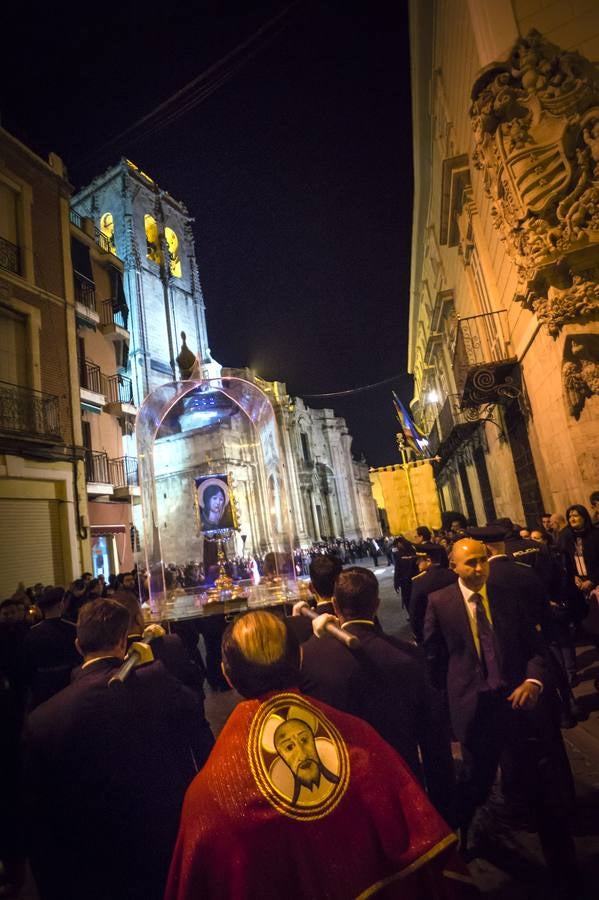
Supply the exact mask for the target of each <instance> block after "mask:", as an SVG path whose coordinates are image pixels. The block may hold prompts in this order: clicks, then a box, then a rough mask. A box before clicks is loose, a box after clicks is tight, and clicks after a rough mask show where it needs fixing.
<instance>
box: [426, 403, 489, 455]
mask: <svg viewBox="0 0 599 900" xmlns="http://www.w3.org/2000/svg"><path fill="white" fill-rule="evenodd" d="M459 402H460V400H459V397H456V396H455V395H451V396H449V397H447V398H446V399H445V402H444V403H443V406H442V407H441V409H440V410H439V415H438V416H437V418H436V419H435V423H434V425H433V427H432V429H431V431H430V433H429V436H428V443H429V450H430V452H431V453H432V454H433V455H435V456H437V455H438V456H441V457H447V456H450V455H451V453H452V452H453V451H454V450H455V449H456V448H457V447H458V446H459V445H460V444H461V443H462V442H463V441H464V440H465V438H466V437H467V436H468V434H470V433H471V432H472V431H473V430H474V429H475V428H477V427H478V425H479V421H480V420H479V418H478V416H477V415H472V414H471V413H469V412H468V410H465V411H463V410H461V409H459Z"/></svg>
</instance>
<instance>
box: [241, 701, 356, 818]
mask: <svg viewBox="0 0 599 900" xmlns="http://www.w3.org/2000/svg"><path fill="white" fill-rule="evenodd" d="M248 754H249V760H250V767H251V770H252V774H253V776H254V778H255V780H256V784H257V785H258V787H259V789H260V791H261V793H262V794H263V796H264V797H265V798H266V799H267V800H268V802H269V803H270V804H271V805H272V806H274V807H275V809H277V810H278V811H279V812H281V813H283V814H284V815H286V816H290V817H291V818H293V819H300V820H302V821H311V820H314V819H322V818H324V816H326V815H328V814H329V813H330V812H331V810H333V809H334V808H335V807H336V806H337V804H338V803H339V801H340V800H341V798H342V797H343V795H344V794H345V791H346V790H347V785H348V783H349V754H348V752H347V747H346V745H345V742H344V740H343V738H342V737H341V735H340V733H339V731H338V730H337V728H336V727H335V726H334V725H333V723H332V722H330V721H329V719H327V717H326V716H325V715H324V714H323V713H322V712H321V711H320V710H319V709H317V708H316V707H315V706H313V705H312V704H311V703H309V702H308V700H306V698H305V697H302V696H299V695H298V694H278V695H277V696H276V697H273V698H272V700H268V701H267V702H266V703H264V704H262V706H261V707H260V708H259V709H258V712H257V713H256V715H255V716H254V719H253V721H252V725H251V728H250V735H249V739H248Z"/></svg>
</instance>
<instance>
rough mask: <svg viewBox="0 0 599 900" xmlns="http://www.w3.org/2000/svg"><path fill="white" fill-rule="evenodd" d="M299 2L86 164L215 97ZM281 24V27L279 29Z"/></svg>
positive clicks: (105, 145)
mask: <svg viewBox="0 0 599 900" xmlns="http://www.w3.org/2000/svg"><path fill="white" fill-rule="evenodd" d="M298 3H299V0H295V2H293V3H290V4H289V5H288V6H286V7H285V9H283V10H281V11H280V12H278V13H277V14H276V15H275V16H273V17H272V18H271V19H269V20H268V21H267V22H265V23H264V25H261V26H260V28H258V29H257V30H256V31H254V32H253V33H252V34H251V35H250V36H249V37H248V38H246V39H245V40H244V41H242V42H241V43H240V44H238V45H237V46H236V47H234V48H233V50H230V51H229V52H228V53H227V54H225V56H223V57H221V59H219V60H217V61H216V62H215V63H213V64H212V65H211V66H208V68H207V69H205V70H204V71H203V72H201V73H200V74H199V75H197V76H196V77H195V78H193V79H192V80H191V81H189V82H188V83H187V84H186V85H184V86H183V87H182V88H180V89H179V90H178V91H176V92H175V93H174V94H172V95H171V96H170V97H168V98H167V99H166V100H164V101H163V102H162V103H159V104H158V106H155V107H154V109H152V110H150V112H148V113H146V114H145V115H144V116H142V117H141V118H140V119H137V121H135V122H133V124H132V125H129V126H128V127H127V128H125V129H123V131H120V132H119V133H118V134H116V135H115V136H114V137H112V138H109V140H107V141H104V143H103V144H100V145H99V146H98V147H96V148H95V149H94V151H93V153H91V154H89V155H88V156H87V157H86V158H85V159H84V162H89V161H90V160H92V159H95V158H97V157H98V156H99V155H100V154H102V153H104V151H105V150H107V149H109V148H110V147H112V146H113V145H114V144H116V143H118V142H120V141H122V140H123V139H124V138H126V137H128V138H129V140H139V139H141V138H143V137H147V136H148V135H151V134H153V133H155V132H156V131H160V130H161V129H162V128H166V127H167V126H168V125H171V124H172V123H173V122H174V121H176V120H177V119H178V118H180V117H181V116H183V115H186V114H187V113H188V112H189V111H190V110H191V109H193V108H194V107H195V106H197V105H198V104H199V103H201V102H202V101H203V100H205V99H206V98H207V97H209V96H210V95H211V94H213V93H214V92H215V91H216V90H218V88H219V87H221V86H222V85H223V84H225V83H226V82H227V81H229V80H230V79H231V78H232V77H233V76H234V75H235V74H236V73H237V72H238V71H239V70H240V69H241V68H243V66H245V65H246V64H247V63H248V62H249V61H250V60H251V59H252V58H253V57H254V56H255V55H256V54H257V53H259V52H260V51H261V50H262V49H263V48H264V47H265V46H266V44H267V43H268V42H269V41H271V40H272V39H273V38H274V37H276V35H277V34H279V32H280V31H282V30H283V28H284V27H285V26H286V24H287V23H286V22H285V21H284V20H285V18H286V17H287V16H288V14H289V12H290V11H291V10H292V9H293V8H294V7H295V6H297V5H298ZM277 25H278V27H276V26H277ZM143 126H146V128H145V130H144V131H142V132H141V133H140V134H139V135H135V136H133V137H132V135H133V134H134V132H135V131H137V130H138V129H140V128H142V127H143Z"/></svg>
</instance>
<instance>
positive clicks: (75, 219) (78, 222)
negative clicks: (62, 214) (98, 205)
mask: <svg viewBox="0 0 599 900" xmlns="http://www.w3.org/2000/svg"><path fill="white" fill-rule="evenodd" d="M69 218H70V220H71V222H72V223H73V225H74V226H75V227H76V228H79V229H81V231H83V220H82V218H81V216H80V215H79V213H78V212H75V210H74V209H70V210H69Z"/></svg>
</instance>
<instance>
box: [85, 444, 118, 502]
mask: <svg viewBox="0 0 599 900" xmlns="http://www.w3.org/2000/svg"><path fill="white" fill-rule="evenodd" d="M85 480H86V482H87V493H88V494H92V495H95V496H98V495H100V494H113V493H114V488H113V486H112V481H111V475H110V463H109V459H108V454H107V453H99V452H97V451H95V450H86V451H85Z"/></svg>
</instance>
